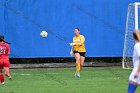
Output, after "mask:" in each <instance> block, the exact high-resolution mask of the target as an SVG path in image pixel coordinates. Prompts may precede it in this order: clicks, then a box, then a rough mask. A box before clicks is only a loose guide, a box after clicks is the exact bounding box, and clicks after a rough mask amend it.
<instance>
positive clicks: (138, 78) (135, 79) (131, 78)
mask: <svg viewBox="0 0 140 93" xmlns="http://www.w3.org/2000/svg"><path fill="white" fill-rule="evenodd" d="M135 73H136V71H132V72H131V74H130V76H129V82H131V83H134V84H137V85H140V74H139V76H138V77H137V78H134V74H135Z"/></svg>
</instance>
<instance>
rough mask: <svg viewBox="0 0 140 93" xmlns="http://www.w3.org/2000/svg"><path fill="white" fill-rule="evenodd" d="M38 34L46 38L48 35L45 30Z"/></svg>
mask: <svg viewBox="0 0 140 93" xmlns="http://www.w3.org/2000/svg"><path fill="white" fill-rule="evenodd" d="M40 35H41V37H43V38H46V37H47V36H48V33H47V32H46V31H42V32H41V33H40Z"/></svg>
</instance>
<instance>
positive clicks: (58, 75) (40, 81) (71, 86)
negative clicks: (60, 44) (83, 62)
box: [0, 67, 140, 93]
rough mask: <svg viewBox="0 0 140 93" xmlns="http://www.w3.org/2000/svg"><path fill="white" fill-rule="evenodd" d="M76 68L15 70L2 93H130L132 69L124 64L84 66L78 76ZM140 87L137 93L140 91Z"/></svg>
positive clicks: (12, 71) (1, 89) (3, 87)
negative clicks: (129, 80) (75, 76)
mask: <svg viewBox="0 0 140 93" xmlns="http://www.w3.org/2000/svg"><path fill="white" fill-rule="evenodd" d="M74 71H75V69H74V68H43V69H12V70H11V73H12V76H13V80H12V81H9V80H8V79H7V78H6V84H5V86H0V91H1V92H0V93H127V80H128V76H129V74H130V72H131V70H123V69H122V68H120V67H115V68H113V67H105V68H103V67H96V68H84V69H83V71H82V72H81V78H74V77H73V75H74ZM139 91H140V88H138V89H137V91H136V93H139Z"/></svg>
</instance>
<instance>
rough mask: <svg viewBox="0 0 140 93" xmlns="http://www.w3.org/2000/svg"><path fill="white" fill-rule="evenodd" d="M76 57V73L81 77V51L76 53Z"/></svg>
mask: <svg viewBox="0 0 140 93" xmlns="http://www.w3.org/2000/svg"><path fill="white" fill-rule="evenodd" d="M74 56H75V59H76V74H75V75H77V74H78V75H79V77H80V54H79V53H75V54H74Z"/></svg>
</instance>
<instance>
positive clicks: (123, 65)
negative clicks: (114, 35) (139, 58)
mask: <svg viewBox="0 0 140 93" xmlns="http://www.w3.org/2000/svg"><path fill="white" fill-rule="evenodd" d="M130 5H134V9H135V10H134V13H135V14H134V17H135V19H134V20H135V22H134V24H135V27H134V28H135V29H138V6H140V2H135V3H131V4H129V5H128V10H127V19H126V32H125V39H124V49H123V59H122V68H123V69H127V68H126V67H125V58H126V56H125V52H126V36H127V32H128V26H127V24H128V16H129V6H130ZM128 69H129V67H128Z"/></svg>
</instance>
